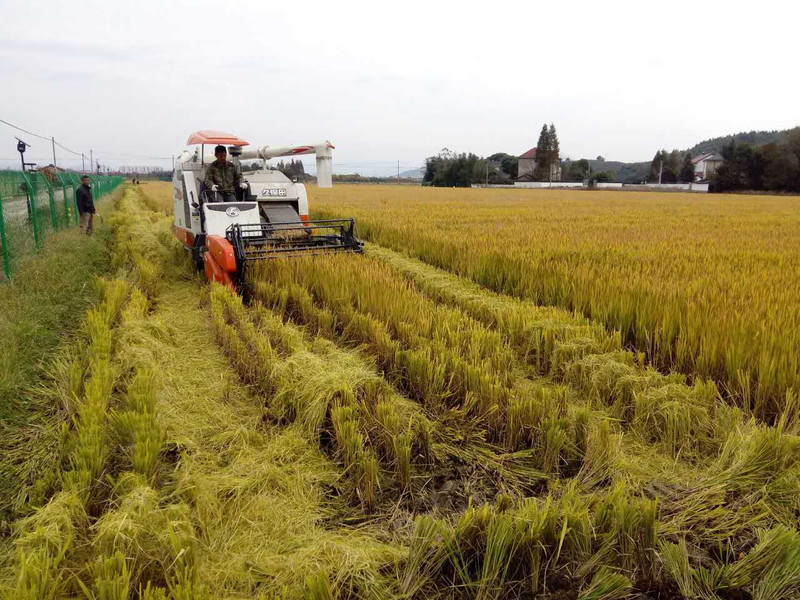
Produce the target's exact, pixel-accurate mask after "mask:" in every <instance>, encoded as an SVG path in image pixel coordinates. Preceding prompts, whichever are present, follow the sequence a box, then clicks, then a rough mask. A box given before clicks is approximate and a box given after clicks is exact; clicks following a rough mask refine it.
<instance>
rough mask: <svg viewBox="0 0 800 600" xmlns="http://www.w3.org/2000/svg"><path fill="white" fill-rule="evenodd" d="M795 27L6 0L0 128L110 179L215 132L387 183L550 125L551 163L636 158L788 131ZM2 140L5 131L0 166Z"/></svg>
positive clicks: (784, 16)
mask: <svg viewBox="0 0 800 600" xmlns="http://www.w3.org/2000/svg"><path fill="white" fill-rule="evenodd" d="M123 6H124V7H125V8H124V9H123V8H122V7H123ZM798 22H800V3H798V2H796V1H788V0H783V1H777V0H760V1H759V2H752V1H751V2H737V1H735V0H728V1H716V0H705V1H694V2H692V1H684V0H677V1H672V2H660V3H652V2H642V1H620V0H608V1H606V2H581V1H567V2H557V1H553V2H541V1H539V2H537V1H532V0H527V1H524V2H516V1H513V0H506V1H505V2H485V1H484V2H467V1H465V0H461V1H457V2H449V1H447V2H445V1H437V0H428V1H425V2H417V1H416V0H414V1H405V2H404V1H402V0H401V1H398V2H384V1H380V0H371V1H365V2H360V1H358V2H357V1H349V0H340V1H338V2H332V1H330V0H326V1H324V2H316V1H313V2H312V1H298V2H284V3H281V4H280V5H277V4H275V3H272V2H265V1H264V0H258V1H252V2H250V1H230V0H229V1H225V0H218V1H217V2H204V1H202V0H193V1H191V2H184V1H174V0H173V1H170V2H163V1H159V2H156V1H151V0H136V1H128V2H124V3H123V2H117V1H113V0H104V1H102V2H83V1H78V0H70V1H69V2H65V1H63V0H57V1H56V0H54V1H48V2H43V1H39V2H37V1H32V0H3V1H2V3H0V84H1V85H0V119H3V120H6V121H9V122H11V123H14V124H16V125H19V126H21V127H24V128H26V129H29V130H31V131H33V132H34V133H39V134H42V135H45V136H50V135H53V136H55V138H56V140H57V141H59V142H61V143H62V144H64V145H65V146H67V147H69V148H71V149H74V150H77V151H79V152H80V151H85V152H87V153H88V151H89V149H93V150H94V151H95V154H96V155H97V156H98V157H99V158H100V160H101V161H104V162H106V163H108V164H111V165H122V164H125V165H128V164H156V163H158V161H153V160H147V159H145V158H140V157H139V156H154V157H162V156H163V157H169V156H171V155H173V154H176V153H177V152H179V151H180V150H181V149H182V148H183V147H184V144H185V141H186V138H187V136H188V134H189V133H190V132H192V131H195V130H198V129H220V130H224V131H231V132H234V133H236V134H238V135H240V136H241V137H243V138H245V139H247V140H248V141H250V142H251V143H253V144H258V145H262V144H282V143H307V142H314V141H318V140H321V139H329V140H331V141H332V142H333V143H334V144H335V145H336V148H337V149H336V151H335V152H334V168H335V170H336V171H338V172H351V171H359V172H362V173H377V172H391V171H392V170H394V169H395V168H396V162H395V161H397V160H400V165H401V169H407V168H412V167H415V166H418V165H420V164H421V162H422V160H423V159H424V157H426V156H429V155H431V154H435V153H436V152H438V151H439V150H440V149H441V148H443V147H447V148H450V149H451V150H456V151H472V152H475V153H477V154H481V155H488V154H491V153H494V152H499V151H503V152H508V153H512V154H519V153H522V152H524V151H525V150H527V149H528V148H530V147H531V146H534V145H535V144H536V140H537V137H538V134H539V130H540V129H541V126H542V123H543V122H545V121H546V122H548V123H550V122H553V123H555V125H556V128H557V130H558V133H559V139H560V141H561V152H562V156H569V157H572V158H580V157H589V158H594V157H595V156H597V155H600V154H602V155H603V156H605V157H606V159H609V160H612V159H616V160H625V161H633V160H649V159H650V158H652V156H653V154H654V153H655V151H656V150H657V149H658V148H660V147H665V148H668V149H671V148H673V147H677V148H687V147H689V146H691V145H693V144H694V143H696V142H699V141H701V140H703V139H707V138H709V137H714V136H717V135H723V134H727V133H733V132H737V131H744V130H751V129H784V128H789V127H793V126H797V125H800V76H798V71H797V69H798V67H797V24H798ZM14 135H15V132H14V130H12V129H10V128H8V127H7V126H5V125H3V124H0V159H3V160H2V161H0V167H2V166H5V165H9V164H11V161H14V160H18V155H17V153H16V151H15V149H14V148H15V144H16V141H15V140H14ZM20 137H23V138H24V137H25V136H24V135H21V136H20ZM31 143H32V144H33V146H34V147H33V148H32V149H31V150H30V151H29V152H30V153H31V154H30V156H31V157H32V158H38V159H40V160H39V162H42V163H44V162H50V161H51V158H50V156H51V153H50V150H49V147H48V146H47V144H46V143H45V142H43V141H41V140H36V139H33V140H32V141H31ZM59 154H60V156H59V158H62V157H63V158H64V159H66V158H67V157H68V155H67V154H66V153H65V152H63V151H60V150H59ZM134 155H139V156H134ZM72 158H74V157H72ZM9 159H10V160H9ZM78 161H80V159H78ZM14 164H16V163H14ZM73 164H74V163H73ZM162 164H165V165H169V164H170V163H169V161H162ZM308 164H309V165H311V164H313V158H312V159H311V160H309V161H308Z"/></svg>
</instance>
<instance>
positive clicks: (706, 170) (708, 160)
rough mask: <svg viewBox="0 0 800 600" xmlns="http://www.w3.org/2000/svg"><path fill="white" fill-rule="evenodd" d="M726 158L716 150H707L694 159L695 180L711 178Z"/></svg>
mask: <svg viewBox="0 0 800 600" xmlns="http://www.w3.org/2000/svg"><path fill="white" fill-rule="evenodd" d="M723 160H724V159H723V158H722V156H720V155H719V154H716V153H714V152H705V153H703V154H699V155H698V156H695V157H694V158H693V159H692V164H693V165H694V179H695V181H705V180H707V179H709V178H710V177H711V176H712V175H713V174H714V173H716V172H717V169H718V168H719V166H720V165H721V164H722V161H723Z"/></svg>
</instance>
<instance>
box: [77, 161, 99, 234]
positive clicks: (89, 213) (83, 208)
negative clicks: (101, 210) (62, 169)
mask: <svg viewBox="0 0 800 600" xmlns="http://www.w3.org/2000/svg"><path fill="white" fill-rule="evenodd" d="M77 203H78V214H80V216H81V233H85V234H86V235H92V232H93V231H94V215H95V214H96V213H97V211H96V210H95V209H94V200H93V199H92V187H91V185H90V184H89V176H88V175H84V176H83V177H81V187H79V188H78V192H77Z"/></svg>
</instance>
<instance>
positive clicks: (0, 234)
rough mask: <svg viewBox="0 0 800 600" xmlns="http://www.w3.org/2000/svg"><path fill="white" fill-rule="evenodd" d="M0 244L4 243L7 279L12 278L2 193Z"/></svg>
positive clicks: (0, 198)
mask: <svg viewBox="0 0 800 600" xmlns="http://www.w3.org/2000/svg"><path fill="white" fill-rule="evenodd" d="M0 244H3V271H4V272H5V274H6V281H8V280H10V279H11V263H10V262H9V259H8V242H7V241H6V220H5V218H4V217H3V196H2V195H0Z"/></svg>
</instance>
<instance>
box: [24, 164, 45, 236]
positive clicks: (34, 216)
mask: <svg viewBox="0 0 800 600" xmlns="http://www.w3.org/2000/svg"><path fill="white" fill-rule="evenodd" d="M22 178H23V179H24V180H25V185H27V186H28V191H29V192H30V195H31V223H32V224H33V241H34V242H35V244H36V248H37V249H39V248H41V243H42V242H41V240H40V239H39V214H38V211H37V209H36V188H34V187H33V182H32V181H31V178H30V177H28V174H27V173H26V172H25V171H22Z"/></svg>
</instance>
